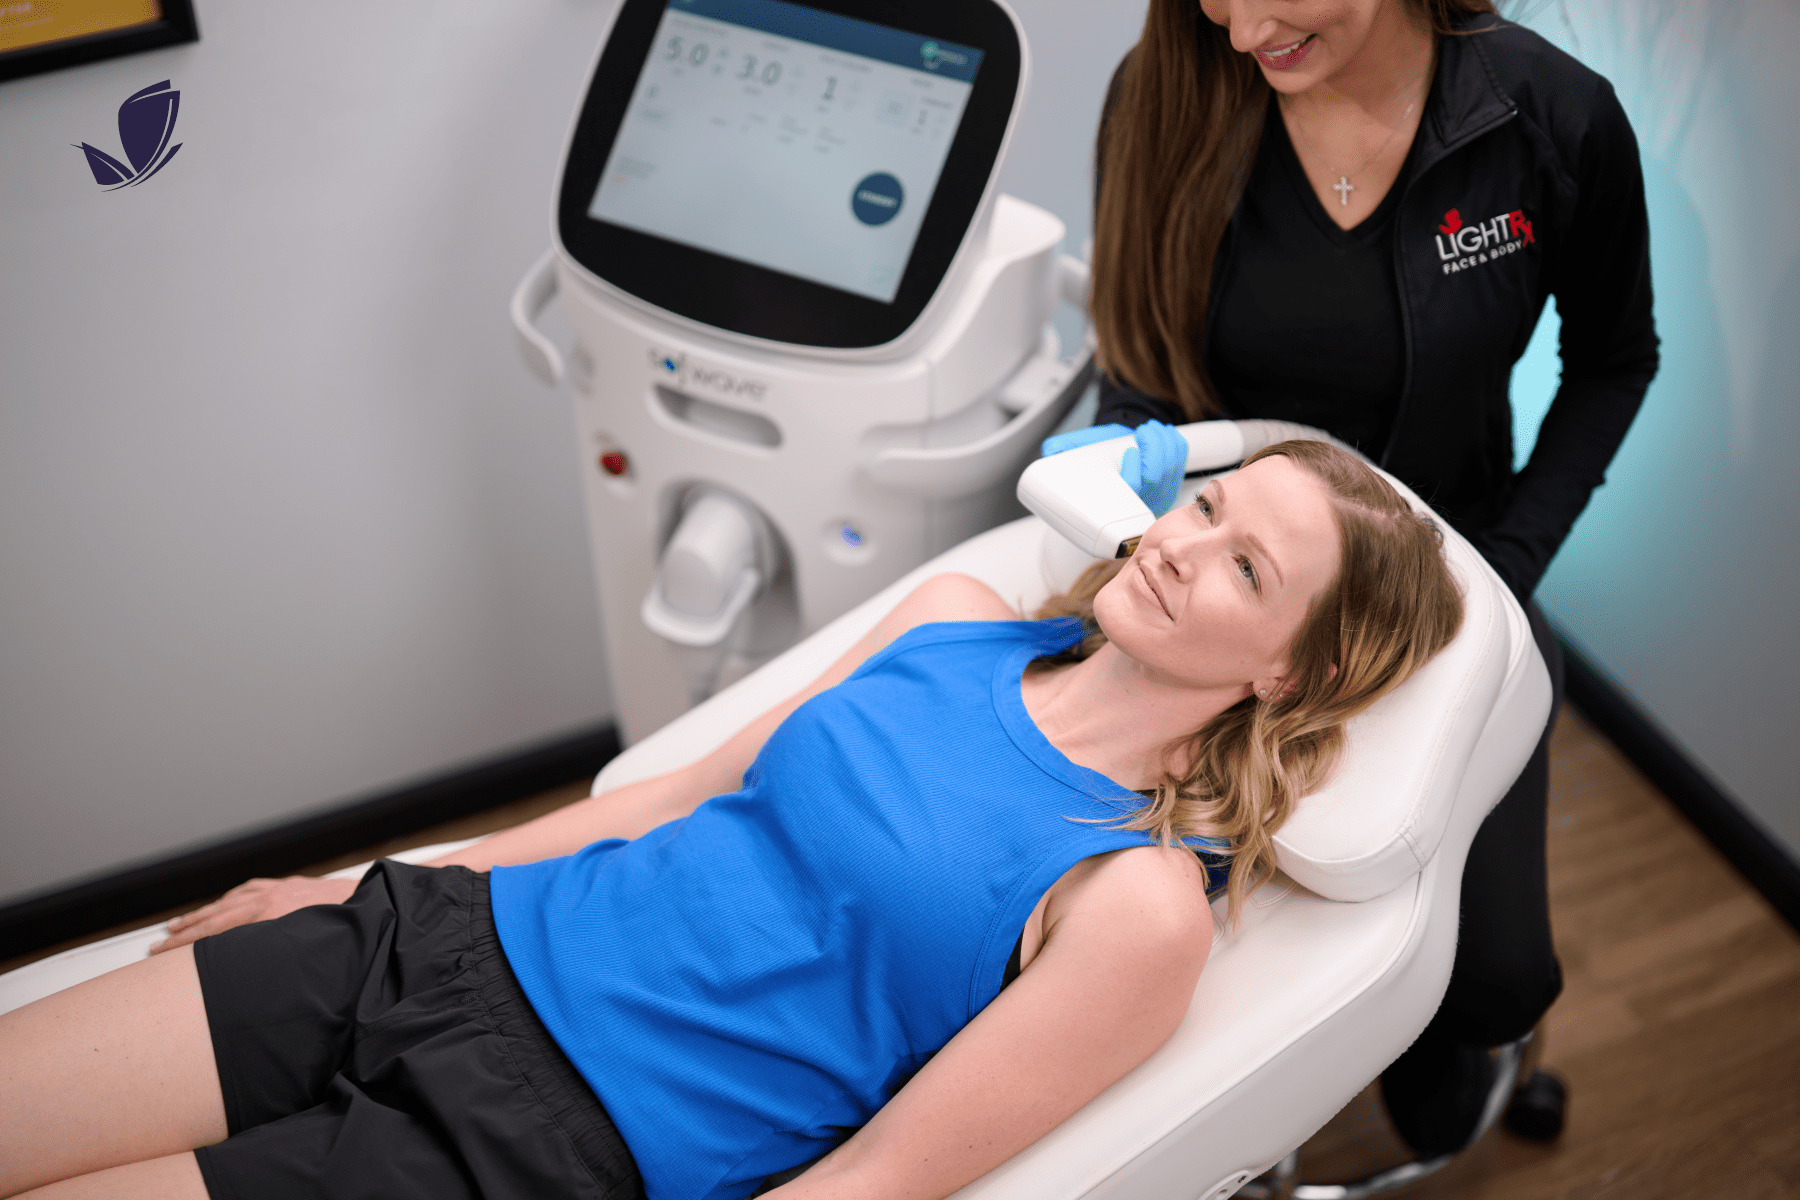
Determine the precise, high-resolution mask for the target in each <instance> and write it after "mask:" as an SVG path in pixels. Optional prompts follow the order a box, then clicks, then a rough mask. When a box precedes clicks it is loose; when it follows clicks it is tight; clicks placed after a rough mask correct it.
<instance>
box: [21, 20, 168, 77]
mask: <svg viewBox="0 0 1800 1200" xmlns="http://www.w3.org/2000/svg"><path fill="white" fill-rule="evenodd" d="M199 40H200V27H199V26H198V25H196V24H195V23H194V0H0V80H6V79H17V78H19V77H20V76H22V75H36V74H38V73H39V72H41V71H58V70H61V69H62V68H63V67H73V66H76V65H77V64H79V63H87V62H94V61H96V60H98V59H102V58H117V57H118V56H119V55H121V54H136V53H138V52H139V51H140V50H155V49H157V48H158V47H161V46H173V45H176V44H178V43H180V42H197V41H199Z"/></svg>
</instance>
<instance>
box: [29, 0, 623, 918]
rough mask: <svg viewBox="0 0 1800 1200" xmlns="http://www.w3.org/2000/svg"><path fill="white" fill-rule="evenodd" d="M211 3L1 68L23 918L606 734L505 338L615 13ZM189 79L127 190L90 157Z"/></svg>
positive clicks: (571, 575)
mask: <svg viewBox="0 0 1800 1200" xmlns="http://www.w3.org/2000/svg"><path fill="white" fill-rule="evenodd" d="M197 7H198V10H199V20H200V27H201V35H202V38H203V39H204V40H203V41H201V42H200V43H198V44H197V45H191V46H183V47H175V48H170V49H167V50H161V51H157V52H154V53H151V54H145V55H138V56H134V57H130V58H123V59H115V60H112V61H109V62H104V63H98V64H93V65H89V66H83V67H78V68H75V69H72V70H66V71H60V72H56V73H53V74H49V75H41V76H36V77H33V78H28V79H22V80H16V81H12V82H8V83H0V164H3V165H0V827H3V829H0V901H4V900H6V899H11V898H15V897H17V896H19V895H21V894H23V893H27V892H30V891H33V890H36V889H40V888H43V887H46V886H52V885H56V884H59V883H62V882H66V881H68V880H71V879H72V878H75V877H79V876H81V875H83V874H86V873H89V872H95V871H103V870H107V869H110V868H112V867H115V866H117V865H119V864H122V863H125V862H128V861H131V860H134V859H138V858H143V857H146V856H152V857H153V856H158V855H161V854H164V853H167V852H169V851H171V850H174V849H177V848H179V847H183V846H186V845H190V844H193V843H196V842H202V841H206V840H210V839H213V838H217V837H219V836H222V835H226V834H231V833H235V832H242V831H244V830H246V829H248V828H251V827H253V826H256V825H258V824H261V823H264V822H269V821H275V820H281V819H284V818H290V817H292V816H294V815H295V814H298V813H302V812H305V811H307V810H309V809H316V808H319V807H321V806H329V805H332V804H335V803H339V802H342V801H343V800H345V799H347V798H351V797H356V796H361V795H366V794H368V793H371V792H378V791H381V790H383V789H386V788H390V787H393V786H395V785H396V784H399V783H401V782H403V781H407V780H410V779H414V778H417V777H420V776H423V775H430V774H433V773H436V772H439V771H443V770H446V769H449V768H452V767H454V766H456V765H457V764H461V763H465V762H469V761H471V760H476V759H480V758H483V757H486V756H490V755H493V754H495V753H499V752H506V751H511V750H515V749H518V748H521V747H523V746H526V745H529V744H531V743H533V742H537V741H541V740H543V739H546V738H550V737H554V736H556V735H559V734H565V733H567V732H569V731H571V730H574V729H577V728H580V727H583V726H586V725H589V724H591V723H593V722H595V721H600V720H604V719H605V718H606V717H607V715H608V713H609V710H610V701H609V699H608V693H607V688H606V683H605V674H604V664H603V661H602V658H601V652H600V647H599V635H598V629H597V622H596V618H595V614H594V601H593V587H592V583H591V580H590V576H589V568H588V561H587V548H586V538H585V534H584V532H583V529H582V509H581V498H580V492H579V487H578V476H577V475H576V471H577V469H578V468H577V463H576V456H575V443H574V438H573V433H572V428H573V426H572V422H571V421H570V418H569V413H568V410H567V405H566V402H565V399H564V398H563V397H562V396H560V395H558V394H557V393H555V392H553V391H551V390H549V389H547V388H543V387H541V386H540V385H538V384H537V383H535V382H534V381H533V380H532V379H531V377H530V376H528V375H527V374H525V372H524V371H523V370H522V369H521V368H520V367H519V365H518V363H517V359H516V355H515V353H514V351H513V348H512V341H511V337H512V335H511V332H510V329H509V327H508V325H507V323H506V315H505V303H506V300H507V297H508V295H509V293H510V290H511V288H512V286H513V284H514V283H515V282H516V280H517V279H518V277H519V276H520V275H521V274H523V272H524V271H525V269H526V268H527V267H528V266H529V265H530V264H531V262H532V260H533V259H534V258H535V257H536V256H537V255H538V254H539V253H541V252H542V250H543V249H544V247H545V246H546V245H547V244H548V241H549V231H548V211H549V194H550V188H551V183H552V180H553V177H554V175H555V171H556V167H557V163H558V158H559V156H560V152H561V143H562V138H563V136H564V131H565V129H566V128H567V122H568V119H569V116H570V113H571V110H572V106H573V104H574V102H575V99H576V98H577V96H578V94H579V89H580V87H581V85H582V83H583V82H584V79H585V73H586V70H587V66H588V59H589V56H590V54H591V53H592V51H593V48H594V46H595V45H596V44H597V42H598V39H599V35H600V31H601V29H602V27H603V25H604V23H605V20H606V18H607V16H608V9H607V6H605V5H604V4H601V3H597V2H594V0H518V2H516V3H508V4H489V3H476V2H474V0H454V2H450V0H434V2H426V0H388V2H386V3H383V4H378V5H369V4H361V3H352V2H350V0H327V2H323V3H310V4H272V3H208V2H206V0H201V3H199V4H198V5H197ZM162 79H170V80H172V81H173V84H174V86H175V87H176V88H179V89H180V90H181V93H182V98H181V110H180V117H179V120H178V123H177V126H176V131H175V140H176V141H179V142H180V143H182V149H181V151H180V153H179V154H178V156H177V157H176V158H175V159H174V160H172V161H171V162H170V163H169V165H168V166H167V167H166V168H165V169H164V170H163V171H162V172H161V173H160V174H158V175H157V176H156V177H155V178H153V179H150V180H149V181H147V182H146V183H144V184H143V185H141V186H137V187H131V188H126V189H124V190H122V191H117V192H107V191H103V190H102V189H101V188H99V187H97V186H96V185H95V183H94V180H93V176H92V175H91V174H90V173H89V170H88V168H87V166H86V163H85V160H84V159H83V157H82V154H81V153H80V151H78V150H76V149H72V148H71V143H78V142H82V141H88V142H92V143H94V144H95V145H97V146H99V147H100V148H102V149H106V150H108V151H109V152H110V153H112V154H114V155H115V156H117V155H119V154H120V148H119V142H118V133H117V125H116V113H117V110H118V106H119V104H120V103H121V102H122V101H123V100H124V99H125V97H126V96H128V95H130V94H131V93H132V92H135V91H137V90H138V89H140V88H144V87H146V86H148V85H150V84H153V83H156V82H157V81H159V80H162Z"/></svg>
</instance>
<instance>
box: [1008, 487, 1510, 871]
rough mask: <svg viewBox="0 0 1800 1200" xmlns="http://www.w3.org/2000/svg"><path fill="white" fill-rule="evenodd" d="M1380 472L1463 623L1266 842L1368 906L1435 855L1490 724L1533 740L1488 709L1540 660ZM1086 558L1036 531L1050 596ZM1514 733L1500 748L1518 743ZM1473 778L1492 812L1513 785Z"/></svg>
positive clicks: (1502, 602)
mask: <svg viewBox="0 0 1800 1200" xmlns="http://www.w3.org/2000/svg"><path fill="white" fill-rule="evenodd" d="M1382 474H1383V477H1384V478H1386V479H1387V480H1388V482H1390V483H1392V484H1393V485H1394V486H1395V488H1396V489H1398V490H1399V492H1400V494H1401V495H1402V496H1404V497H1406V499H1407V502H1408V503H1410V504H1411V505H1412V506H1413V508H1414V509H1415V510H1417V511H1419V512H1421V513H1424V514H1426V515H1428V516H1430V517H1431V519H1432V520H1433V521H1434V522H1436V523H1437V525H1438V527H1439V528H1440V529H1441V530H1442V531H1443V535H1444V553H1445V558H1446V559H1447V561H1448V562H1449V565H1450V570H1451V574H1452V575H1453V576H1454V577H1455V579H1456V581H1457V584H1458V586H1459V587H1460V588H1461V589H1462V593H1463V623H1462V628H1461V629H1460V630H1458V632H1457V634H1456V637H1455V638H1454V639H1452V641H1451V642H1450V644H1449V645H1448V646H1446V647H1445V648H1444V649H1443V650H1442V651H1441V652H1440V653H1439V654H1438V655H1437V656H1436V657H1434V658H1433V659H1432V660H1431V661H1430V662H1428V663H1427V664H1425V666H1424V667H1422V668H1420V669H1419V671H1418V672H1416V673H1415V674H1414V675H1413V676H1412V678H1410V679H1408V680H1407V681H1406V682H1405V683H1404V684H1402V685H1401V686H1400V687H1398V688H1396V689H1394V691H1393V692H1391V693H1389V694H1388V695H1386V696H1384V697H1382V698H1381V699H1380V700H1379V701H1377V702H1376V703H1375V704H1373V705H1371V706H1370V707H1369V709H1368V710H1367V711H1366V712H1364V713H1363V714H1362V715H1360V716H1358V717H1357V718H1355V719H1354V720H1353V721H1351V722H1350V725H1349V727H1348V729H1347V730H1346V740H1347V745H1346V747H1345V752H1344V755H1343V757H1342V759H1341V760H1340V761H1339V763H1338V766H1337V769H1336V770H1335V772H1334V773H1333V774H1332V776H1331V778H1330V779H1329V780H1328V781H1327V782H1326V784H1325V786H1324V787H1323V788H1321V789H1320V790H1319V791H1317V792H1315V793H1313V794H1312V795H1310V796H1307V797H1306V798H1305V799H1303V800H1302V801H1301V802H1300V803H1299V805H1297V806H1296V808H1295V811H1294V812H1293V814H1292V815H1291V816H1290V817H1289V818H1288V820H1287V823H1286V824H1285V825H1284V826H1283V827H1282V829H1281V831H1280V833H1278V834H1277V835H1276V837H1275V857H1276V861H1277V863H1278V864H1279V865H1280V867H1281V869H1282V870H1283V871H1284V872H1286V873H1287V874H1288V875H1289V876H1290V877H1292V878H1293V879H1294V880H1295V881H1296V882H1298V883H1300V884H1301V885H1303V886H1304V887H1306V888H1308V889H1310V890H1312V891H1314V892H1316V893H1318V894H1319V895H1321V896H1324V897H1326V898H1327V899H1331V900H1345V901H1358V900H1367V899H1371V898H1373V897H1375V896H1379V895H1383V894H1385V893H1387V892H1389V891H1391V890H1392V889H1394V888H1395V887H1398V886H1399V885H1400V884H1402V883H1404V882H1405V881H1406V880H1408V879H1410V878H1411V877H1412V876H1413V875H1414V874H1416V873H1417V872H1418V871H1419V869H1420V868H1421V867H1423V866H1424V865H1425V864H1426V863H1428V862H1430V861H1431V857H1432V855H1433V854H1435V853H1436V852H1437V849H1438V846H1439V844H1440V843H1441V842H1442V840H1443V837H1444V832H1445V830H1446V828H1447V827H1448V826H1449V824H1450V820H1451V815H1452V813H1453V811H1454V810H1455V808H1456V804H1457V800H1458V795H1459V792H1461V791H1463V790H1464V785H1465V776H1466V775H1467V774H1468V768H1469V765H1470V762H1471V759H1472V758H1473V757H1474V756H1475V754H1476V751H1477V748H1478V746H1479V745H1480V744H1481V743H1482V740H1483V737H1484V735H1485V734H1487V733H1488V732H1489V730H1490V727H1491V726H1492V725H1493V724H1494V723H1495V721H1496V720H1499V721H1505V722H1512V723H1519V722H1521V721H1527V722H1528V721H1530V720H1534V719H1535V721H1536V722H1537V728H1536V729H1534V730H1532V731H1530V736H1529V739H1528V742H1527V744H1530V745H1535V743H1536V741H1537V735H1538V731H1540V730H1541V729H1542V723H1543V720H1544V713H1543V712H1542V711H1536V709H1533V710H1532V711H1533V712H1535V716H1532V715H1531V713H1526V714H1524V715H1522V716H1521V715H1520V714H1519V713H1516V712H1514V711H1513V709H1512V708H1507V709H1506V710H1505V711H1504V712H1500V713H1498V714H1497V708H1498V707H1499V702H1500V699H1501V696H1502V693H1503V692H1506V691H1507V690H1508V689H1509V688H1512V687H1514V686H1515V685H1516V683H1517V681H1518V679H1519V677H1520V675H1521V674H1522V673H1523V672H1524V671H1526V670H1528V669H1530V664H1531V662H1532V661H1533V660H1538V654H1537V646H1536V643H1535V642H1534V641H1533V640H1532V637H1531V628H1530V624H1529V622H1528V621H1527V620H1526V618H1525V613H1524V610H1523V609H1521V608H1520V607H1519V604H1518V601H1517V600H1515V599H1514V598H1513V596H1512V593H1511V592H1510V591H1509V590H1508V589H1507V588H1506V585H1505V584H1503V583H1502V582H1501V581H1500V577H1499V576H1498V575H1496V574H1495V573H1494V571H1493V568H1491V567H1489V566H1488V565H1487V563H1486V562H1485V561H1484V560H1483V559H1482V557H1481V555H1480V554H1479V553H1478V552H1477V551H1476V550H1475V548H1474V547H1473V546H1471V545H1470V544H1469V543H1468V542H1467V541H1466V540H1464V539H1463V538H1462V537H1461V536H1460V535H1459V534H1457V533H1456V531H1455V530H1453V529H1451V528H1450V527H1449V526H1448V525H1447V524H1446V523H1445V522H1444V521H1443V520H1442V519H1441V518H1439V517H1438V516H1437V515H1436V514H1435V513H1433V512H1432V511H1431V509H1430V507H1429V506H1427V505H1426V504H1424V503H1423V502H1422V501H1420V500H1419V498H1418V497H1417V496H1415V495H1413V493H1412V491H1411V490H1410V489H1409V488H1407V487H1406V486H1405V485H1404V484H1402V483H1400V482H1399V481H1398V480H1396V479H1394V478H1393V477H1392V476H1391V475H1388V474H1387V473H1386V472H1382ZM1092 561H1094V560H1093V559H1091V558H1089V557H1087V556H1086V555H1085V554H1083V553H1081V552H1080V551H1078V550H1076V549H1075V548H1074V547H1072V546H1070V545H1069V544H1068V543H1067V542H1066V541H1064V539H1063V538H1061V537H1059V536H1057V534H1055V533H1053V532H1050V531H1049V529H1048V528H1046V530H1045V534H1044V554H1043V571H1044V575H1045V583H1046V585H1047V586H1048V587H1049V589H1050V590H1052V591H1055V590H1060V589H1062V588H1064V587H1067V586H1068V585H1069V584H1070V583H1071V582H1073V580H1074V577H1075V575H1076V574H1078V573H1079V571H1080V569H1081V568H1082V567H1084V566H1085V565H1086V564H1087V563H1089V562H1092ZM1540 661H1541V660H1540ZM1536 669H1537V670H1539V671H1541V670H1542V667H1541V665H1538V666H1537V667H1536ZM1526 707H1527V708H1531V707H1532V706H1529V705H1528V706H1526ZM1514 732H1515V731H1509V736H1510V741H1511V742H1512V743H1517V742H1518V737H1517V736H1511V735H1512V734H1514ZM1520 761H1521V762H1522V761H1523V760H1522V759H1521V760H1520ZM1512 769H1513V770H1514V772H1515V773H1516V766H1515V767H1513V768H1512ZM1481 782H1482V784H1483V785H1484V788H1485V794H1484V795H1483V796H1482V797H1479V798H1474V799H1472V801H1471V802H1473V803H1479V804H1485V805H1487V806H1490V807H1491V805H1492V804H1493V803H1494V802H1495V801H1496V800H1498V799H1499V797H1500V796H1501V795H1503V794H1504V793H1505V791H1506V788H1507V787H1508V786H1510V785H1511V783H1512V778H1511V776H1508V777H1507V778H1505V779H1498V780H1484V781H1481ZM1475 790H1482V789H1475ZM1485 811H1486V809H1485V808H1484V809H1483V810H1482V812H1483V814H1484V815H1485ZM1476 823H1479V819H1478V818H1477V821H1476ZM1470 828H1471V830H1472V828H1473V825H1471V827H1470Z"/></svg>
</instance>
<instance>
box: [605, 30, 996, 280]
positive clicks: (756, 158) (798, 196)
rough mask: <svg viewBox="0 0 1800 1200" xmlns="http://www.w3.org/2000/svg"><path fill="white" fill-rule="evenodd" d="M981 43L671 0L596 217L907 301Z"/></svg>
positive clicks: (609, 163)
mask: <svg viewBox="0 0 1800 1200" xmlns="http://www.w3.org/2000/svg"><path fill="white" fill-rule="evenodd" d="M981 54H982V52H981V51H980V50H977V49H975V48H973V47H970V46H960V45H955V44H953V43H949V42H941V41H934V40H932V39H931V38H929V37H926V36H924V35H922V34H916V33H906V32H903V31H901V30H898V29H893V28H890V27H888V26H885V25H876V24H872V23H870V22H868V21H858V20H854V19H852V18H849V17H842V16H838V15H836V14H834V13H825V12H820V11H818V10H817V9H811V8H806V7H804V6H802V5H798V4H788V3H785V2H784V0H670V3H669V7H668V8H667V10H665V11H664V13H663V16H662V20H661V24H660V25H659V26H658V28H657V32H656V38H655V41H654V42H653V43H652V47H651V51H650V57H649V58H648V59H647V60H646V61H645V63H644V68H643V71H642V73H641V74H640V75H639V77H638V83H637V89H636V91H635V92H634V93H633V94H632V97H631V102H630V104H629V106H628V107H627V108H626V111H625V117H624V120H623V122H622V123H621V124H620V127H619V131H618V135H617V137H616V138H615V139H614V141H613V147H612V153H611V154H610V155H609V156H608V158H607V161H606V167H605V169H604V171H602V173H601V176H600V186H599V187H598V188H597V189H596V190H595V192H594V198H593V201H592V203H591V204H589V206H588V215H589V216H590V217H593V218H595V219H597V220H601V221H610V222H612V223H614V224H616V225H622V226H625V227H626V228H628V229H635V230H638V231H640V232H643V233H649V234H654V235H656V236H658V237H663V238H667V239H669V240H670V241H675V242H681V243H684V244H686V245H690V246H697V247H699V248H700V249H703V250H710V251H712V252H714V253H716V254H723V255H727V256H729V257H731V258H735V259H739V260H742V261H744V262H749V263H754V264H756V265H758V266H762V267H767V268H769V269H771V270H775V271H781V272H785V273H786V274H789V275H797V276H799V277H801V278H803V279H809V280H812V281H813V282H815V283H822V284H826V285H828V286H830V287H835V288H842V289H843V290H845V291H848V292H854V293H856V294H857V295H861V296H868V297H870V298H872V299H875V300H880V301H883V302H891V301H892V300H893V298H894V294H895V292H896V290H897V289H898V288H899V286H900V277H901V275H902V274H903V273H904V272H905V270H906V263H907V259H908V258H909V257H910V256H911V254H912V248H913V242H914V241H915V240H916V239H917V237H918V234H919V226H920V223H921V222H922V221H923V220H924V217H925V210H926V208H927V207H928V206H929V204H930V201H931V196H932V192H933V191H934V190H935V189H936V188H937V183H938V176H939V174H940V173H941V171H942V170H943V166H944V158H945V155H947V154H948V153H949V150H950V143H951V140H952V139H953V138H954V137H955V135H956V129H957V126H958V124H959V123H960V122H961V120H962V115H963V109H964V107H965V105H966V103H967V101H968V98H969V92H970V89H971V87H972V86H973V84H974V79H975V73H976V71H977V70H978V69H979V68H980V65H981Z"/></svg>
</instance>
